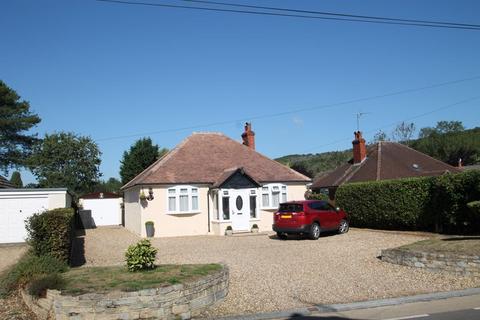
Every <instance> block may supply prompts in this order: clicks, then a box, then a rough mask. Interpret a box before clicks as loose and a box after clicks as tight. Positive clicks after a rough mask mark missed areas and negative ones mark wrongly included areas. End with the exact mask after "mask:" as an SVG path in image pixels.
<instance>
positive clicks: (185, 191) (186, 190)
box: [180, 188, 188, 193]
mask: <svg viewBox="0 0 480 320" xmlns="http://www.w3.org/2000/svg"><path fill="white" fill-rule="evenodd" d="M180 193H188V189H186V188H185V189H183V188H182V189H180Z"/></svg>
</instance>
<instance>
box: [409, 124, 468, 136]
mask: <svg viewBox="0 0 480 320" xmlns="http://www.w3.org/2000/svg"><path fill="white" fill-rule="evenodd" d="M462 131H465V127H464V126H463V123H462V122H461V121H438V122H437V125H436V126H435V127H434V128H432V127H425V128H422V129H420V133H419V134H418V137H419V138H426V137H430V136H431V135H432V134H434V133H436V134H445V133H455V132H462Z"/></svg>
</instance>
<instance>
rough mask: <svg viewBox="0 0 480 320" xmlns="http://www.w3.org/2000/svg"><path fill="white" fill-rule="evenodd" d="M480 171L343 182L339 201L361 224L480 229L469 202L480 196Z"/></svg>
mask: <svg viewBox="0 0 480 320" xmlns="http://www.w3.org/2000/svg"><path fill="white" fill-rule="evenodd" d="M479 183H480V171H467V172H463V173H459V174H445V175H443V176H440V177H424V178H409V179H401V180H387V181H373V182H364V183H352V184H346V185H343V186H340V187H339V188H338V190H337V193H336V203H337V205H339V206H340V207H342V208H344V209H345V210H346V211H347V212H348V213H349V215H350V218H351V225H352V226H357V227H368V228H380V229H394V230H427V231H440V232H447V233H472V232H480V225H479V223H478V219H475V218H474V216H472V214H471V213H470V211H469V210H468V207H467V203H468V202H470V201H472V200H474V199H478V198H480V188H479Z"/></svg>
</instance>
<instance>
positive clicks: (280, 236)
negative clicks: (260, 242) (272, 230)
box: [277, 232, 287, 240]
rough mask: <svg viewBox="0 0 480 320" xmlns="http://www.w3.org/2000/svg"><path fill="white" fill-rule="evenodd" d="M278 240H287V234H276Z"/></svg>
mask: <svg viewBox="0 0 480 320" xmlns="http://www.w3.org/2000/svg"><path fill="white" fill-rule="evenodd" d="M277 237H278V239H282V240H287V234H286V233H283V232H277Z"/></svg>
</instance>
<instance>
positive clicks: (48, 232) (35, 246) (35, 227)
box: [25, 208, 74, 262]
mask: <svg viewBox="0 0 480 320" xmlns="http://www.w3.org/2000/svg"><path fill="white" fill-rule="evenodd" d="M25 225H26V229H27V232H28V243H29V244H30V245H31V247H32V250H33V253H34V254H35V255H37V256H43V255H51V256H52V257H55V258H57V259H59V260H61V261H64V262H68V261H69V258H70V251H71V246H72V239H73V236H74V210H73V209H72V208H61V209H53V210H49V211H45V212H43V213H37V214H34V215H33V216H31V217H30V218H28V219H27V221H26V224H25Z"/></svg>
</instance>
